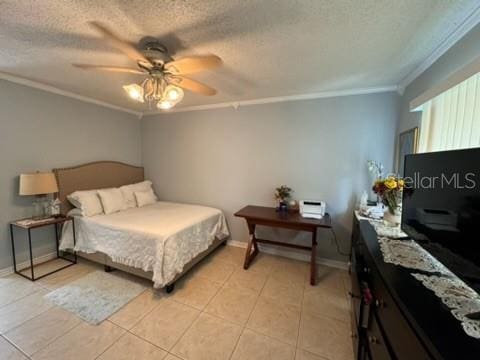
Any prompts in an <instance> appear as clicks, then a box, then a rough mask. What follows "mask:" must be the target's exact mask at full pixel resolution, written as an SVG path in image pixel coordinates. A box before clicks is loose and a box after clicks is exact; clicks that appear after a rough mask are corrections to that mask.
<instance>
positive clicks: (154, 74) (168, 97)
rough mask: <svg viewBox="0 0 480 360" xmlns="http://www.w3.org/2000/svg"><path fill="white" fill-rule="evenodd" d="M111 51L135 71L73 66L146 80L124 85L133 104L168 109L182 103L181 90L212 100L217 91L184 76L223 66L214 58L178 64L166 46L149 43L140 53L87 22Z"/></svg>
mask: <svg viewBox="0 0 480 360" xmlns="http://www.w3.org/2000/svg"><path fill="white" fill-rule="evenodd" d="M89 24H90V25H92V26H93V27H94V28H95V29H96V30H97V31H98V32H99V33H100V34H101V35H102V36H103V37H104V39H105V40H106V41H107V42H108V43H109V44H110V45H111V46H113V47H114V48H116V49H118V50H120V51H121V52H123V53H124V54H125V55H127V56H128V57H129V58H130V59H132V60H134V61H135V62H136V64H137V68H134V67H122V66H108V65H91V64H72V65H73V66H75V67H77V68H80V69H84V70H100V71H110V72H121V73H130V74H137V75H142V76H145V79H144V80H143V81H142V82H141V83H138V84H137V83H134V84H129V85H124V86H123V89H124V90H125V91H126V92H127V94H128V95H129V96H130V97H131V98H132V99H134V100H136V101H138V102H141V103H144V102H147V103H148V104H149V105H150V106H151V105H152V104H154V105H156V106H157V107H158V108H159V109H164V110H166V109H170V108H172V107H173V106H175V105H176V104H178V103H179V102H180V101H181V100H182V99H183V95H184V94H183V90H182V89H185V90H189V91H192V92H195V93H198V94H201V95H207V96H212V95H215V94H216V93H217V91H216V90H215V89H213V88H211V87H210V86H207V85H205V84H202V83H201V82H198V81H196V80H193V79H190V78H188V77H185V76H184V75H190V74H194V73H197V72H200V71H203V70H208V69H213V68H216V67H219V66H221V65H222V59H220V58H219V57H218V56H216V55H206V56H189V57H185V58H182V59H179V60H175V59H173V58H172V57H171V56H170V54H169V53H168V50H167V48H166V47H165V46H163V45H162V44H161V43H159V42H156V41H154V42H149V43H146V44H145V46H144V49H143V51H139V50H138V49H137V48H136V47H135V46H134V45H133V44H132V43H130V42H128V41H126V40H124V39H122V38H121V37H119V36H118V35H116V34H115V33H114V32H112V31H111V30H110V29H109V28H108V27H106V26H105V25H103V24H101V23H99V22H97V21H91V22H89Z"/></svg>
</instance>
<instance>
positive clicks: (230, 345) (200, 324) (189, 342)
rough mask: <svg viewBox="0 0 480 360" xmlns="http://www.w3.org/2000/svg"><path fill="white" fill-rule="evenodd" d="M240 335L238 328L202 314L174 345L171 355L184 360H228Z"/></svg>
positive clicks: (239, 328)
mask: <svg viewBox="0 0 480 360" xmlns="http://www.w3.org/2000/svg"><path fill="white" fill-rule="evenodd" d="M240 333H241V327H240V326H237V325H234V324H233V323H231V322H228V321H225V320H222V319H219V318H216V317H213V316H210V315H208V314H205V313H203V314H201V315H200V316H199V318H198V319H197V320H196V321H195V323H194V324H193V325H192V327H191V328H190V329H188V330H187V332H186V333H185V335H184V336H183V337H182V338H181V339H180V341H179V342H178V343H177V344H176V345H175V347H174V348H173V350H172V353H173V354H175V355H177V356H180V357H181V358H182V359H185V360H224V359H228V358H229V357H230V355H231V354H232V352H233V349H234V347H235V344H236V343H237V341H238V338H239V337H240Z"/></svg>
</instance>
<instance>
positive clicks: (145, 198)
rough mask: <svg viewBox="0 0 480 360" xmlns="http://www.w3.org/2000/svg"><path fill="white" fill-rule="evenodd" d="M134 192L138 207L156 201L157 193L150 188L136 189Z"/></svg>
mask: <svg viewBox="0 0 480 360" xmlns="http://www.w3.org/2000/svg"><path fill="white" fill-rule="evenodd" d="M134 194H135V198H136V199H137V205H138V207H142V206H145V205H150V204H155V203H156V202H157V195H155V193H154V192H153V189H152V188H150V189H148V190H147V191H136V192H135V193H134Z"/></svg>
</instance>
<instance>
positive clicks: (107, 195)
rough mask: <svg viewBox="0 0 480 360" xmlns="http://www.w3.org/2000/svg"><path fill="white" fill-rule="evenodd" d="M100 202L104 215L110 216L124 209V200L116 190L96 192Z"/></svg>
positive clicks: (118, 190)
mask: <svg viewBox="0 0 480 360" xmlns="http://www.w3.org/2000/svg"><path fill="white" fill-rule="evenodd" d="M97 192H98V196H99V197H100V200H101V201H102V205H103V211H105V214H111V213H114V212H117V211H120V210H125V209H126V204H125V199H124V198H123V195H122V192H121V191H120V189H118V188H112V189H102V190H97Z"/></svg>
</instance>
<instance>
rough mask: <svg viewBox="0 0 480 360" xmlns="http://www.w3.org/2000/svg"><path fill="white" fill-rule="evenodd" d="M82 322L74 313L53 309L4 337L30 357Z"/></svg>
mask: <svg viewBox="0 0 480 360" xmlns="http://www.w3.org/2000/svg"><path fill="white" fill-rule="evenodd" d="M80 322H81V320H80V319H79V318H78V317H76V316H75V315H73V314H72V313H70V312H68V311H65V310H63V309H61V308H58V307H53V308H51V309H49V310H47V311H45V312H44V313H41V314H40V315H38V316H36V317H34V318H33V319H30V320H28V321H26V322H24V323H23V324H22V325H20V326H17V327H16V328H14V329H12V330H10V331H8V332H6V333H5V335H4V336H5V337H6V338H7V339H8V340H9V341H10V342H12V343H13V344H15V345H16V346H17V347H18V348H19V349H21V350H22V351H23V352H24V353H25V354H27V355H29V356H30V355H32V354H33V353H34V352H36V351H38V350H40V349H42V348H44V347H45V346H47V345H48V344H49V343H51V342H52V341H54V340H55V339H56V338H58V337H60V336H62V335H63V334H65V333H66V332H67V331H69V330H70V329H72V328H73V327H75V326H77V325H78V324H80Z"/></svg>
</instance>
